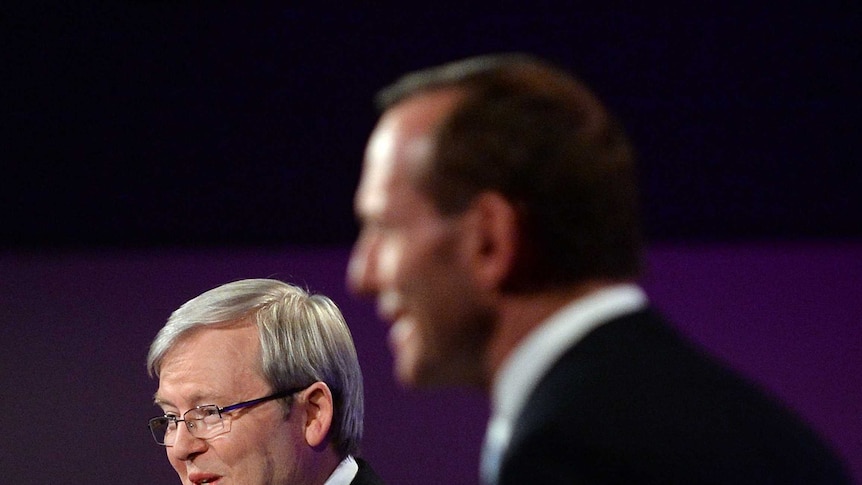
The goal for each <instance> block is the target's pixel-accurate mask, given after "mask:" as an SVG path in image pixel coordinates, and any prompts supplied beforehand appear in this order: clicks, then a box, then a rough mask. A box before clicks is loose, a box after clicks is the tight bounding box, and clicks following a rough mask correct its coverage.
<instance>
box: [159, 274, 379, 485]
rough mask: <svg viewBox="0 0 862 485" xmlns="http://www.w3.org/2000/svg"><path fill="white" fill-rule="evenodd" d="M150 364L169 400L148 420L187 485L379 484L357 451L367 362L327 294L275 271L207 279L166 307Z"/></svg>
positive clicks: (161, 393)
mask: <svg viewBox="0 0 862 485" xmlns="http://www.w3.org/2000/svg"><path fill="white" fill-rule="evenodd" d="M147 368H148V370H149V372H150V375H151V376H155V377H157V378H158V379H159V387H158V391H157V392H156V394H155V403H156V405H158V406H159V407H161V408H162V411H163V414H162V415H160V416H157V417H154V418H152V419H150V421H149V428H150V431H151V432H152V434H153V438H154V439H155V441H156V442H157V443H158V444H160V445H162V446H164V447H165V450H166V452H167V456H168V461H170V463H171V465H172V466H173V467H174V470H176V472H177V474H178V475H179V477H180V480H181V481H182V483H183V484H186V485H192V484H195V485H197V484H201V483H218V484H221V485H229V484H235V483H241V484H244V485H286V484H305V485H338V484H341V485H347V484H353V485H363V484H366V485H379V484H382V483H383V482H382V480H381V479H380V478H379V477H378V476H377V475H376V474H375V473H374V471H373V470H371V468H370V467H369V466H368V464H367V463H366V462H365V461H363V460H362V459H361V458H358V457H357V456H356V455H357V453H358V451H359V442H360V439H361V437H362V425H363V395H362V373H361V371H360V368H359V362H358V359H357V356H356V350H355V348H354V346H353V340H352V338H351V335H350V331H349V329H348V328H347V324H346V323H345V321H344V317H343V316H342V315H341V312H340V311H339V310H338V307H337V306H336V305H335V304H334V303H333V302H332V300H330V299H329V298H327V297H326V296H323V295H313V294H309V293H308V292H307V291H305V290H303V289H302V288H299V287H297V286H294V285H291V284H288V283H285V282H282V281H278V280H273V279H247V280H240V281H235V282H232V283H228V284H225V285H222V286H219V287H217V288H214V289H212V290H209V291H207V292H205V293H203V294H201V295H199V296H197V297H196V298H193V299H191V300H189V301H188V302H186V303H185V304H183V305H182V306H181V307H180V308H179V309H177V310H176V311H174V312H173V313H172V314H171V316H170V318H169V319H168V321H167V323H166V324H165V326H164V327H163V328H162V329H161V330H160V331H159V333H158V335H157V336H156V338H155V340H154V341H153V343H152V345H151V347H150V352H149V356H148V358H147ZM180 423H183V426H180V425H179V424H180Z"/></svg>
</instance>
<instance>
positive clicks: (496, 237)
mask: <svg viewBox="0 0 862 485" xmlns="http://www.w3.org/2000/svg"><path fill="white" fill-rule="evenodd" d="M468 210H469V211H470V216H469V217H470V220H469V222H468V224H469V229H468V230H469V231H470V238H469V241H470V244H471V248H470V255H471V260H470V265H471V267H472V269H473V274H474V275H475V278H476V282H477V283H478V284H479V285H480V286H481V287H482V288H483V289H486V290H495V289H498V288H500V287H502V286H503V285H504V284H505V282H506V281H507V280H508V278H509V276H510V274H511V273H512V272H513V271H514V265H515V257H516V255H517V252H518V241H519V238H520V234H519V225H518V211H517V209H516V208H515V207H514V206H513V205H512V203H511V202H510V201H509V200H507V199H506V198H504V197H503V196H502V195H500V194H498V193H496V192H484V193H482V194H479V195H478V196H476V198H475V199H474V200H473V202H472V203H471V205H470V209H468Z"/></svg>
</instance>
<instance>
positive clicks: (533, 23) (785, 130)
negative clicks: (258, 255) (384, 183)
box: [0, 1, 862, 248]
mask: <svg viewBox="0 0 862 485" xmlns="http://www.w3.org/2000/svg"><path fill="white" fill-rule="evenodd" d="M19 3H20V4H21V5H12V6H6V5H4V7H3V9H2V10H0V45H2V49H0V52H2V54H0V61H2V62H0V66H2V67H0V73H2V92H0V100H2V103H0V110H2V111H0V112H2V114H3V118H2V122H0V129H2V137H3V139H2V148H0V157H2V158H3V159H5V160H3V164H2V166H3V167H4V169H3V170H4V176H3V177H2V178H0V202H2V204H0V220H2V221H3V224H0V245H3V246H5V247H27V248H30V247H34V246H41V247H48V246H50V247H57V246H65V247H68V246H75V247H81V246H83V247H93V246H96V245H98V246H109V247H115V246H193V247H199V246H201V245H207V246H211V245H223V244H242V245H279V244H284V243H288V244H303V245H319V244H340V243H345V242H349V241H350V240H352V238H353V236H354V235H355V231H356V227H355V224H354V220H353V217H352V211H351V198H352V192H353V189H354V186H355V184H356V180H357V178H358V174H359V163H360V161H361V157H362V150H363V145H364V142H365V139H366V137H367V136H368V133H369V132H370V130H371V128H372V126H373V123H374V121H375V117H376V114H375V112H374V110H373V108H372V104H371V98H372V96H373V93H374V92H375V91H376V90H377V89H378V88H380V87H381V86H383V85H384V84H386V83H388V82H390V81H392V80H393V79H395V77H396V76H398V75H400V74H402V73H404V72H405V71H408V70H411V69H414V68H419V67H425V66H428V65H430V64H436V63H440V62H444V61H449V60H453V59H456V58H460V57H464V56H469V55H475V54H483V53H488V52H496V51H511V50H518V51H525V52H531V53H535V54H537V55H540V56H543V57H546V58H548V59H550V60H552V61H555V62H557V63H560V64H561V65H563V66H565V67H568V68H570V69H572V70H574V71H575V72H576V73H578V74H579V75H580V76H581V77H582V78H584V80H585V81H587V82H588V83H589V84H590V85H592V86H594V88H595V90H596V91H597V92H598V93H599V94H600V95H601V96H602V97H603V98H604V99H605V100H606V101H607V103H608V104H609V105H610V107H611V108H612V109H613V110H614V111H615V112H616V113H617V114H618V115H619V117H620V118H621V119H622V121H623V123H624V124H625V125H626V126H627V127H628V129H629V131H630V132H631V135H632V137H633V138H634V141H635V144H636V146H637V148H638V150H639V152H640V156H641V162H642V164H641V165H642V170H641V172H642V178H643V181H644V204H645V216H646V219H647V227H648V235H649V236H650V238H651V239H652V240H655V241H675V240H706V241H710V240H752V239H757V240H772V239H776V238H783V239H787V238H792V239H800V238H803V239H817V238H824V237H827V238H847V237H859V236H862V224H860V221H859V217H858V213H859V211H860V209H862V195H860V191H859V190H858V188H859V186H860V185H862V164H860V163H858V159H859V155H860V150H859V148H860V141H859V139H860V137H859V136H858V135H857V134H856V131H857V130H858V126H859V125H860V115H859V114H860V107H862V105H860V89H859V85H860V84H862V78H860V76H859V74H858V66H859V61H860V45H862V42H860V40H862V39H860V32H862V22H860V7H859V3H858V2H836V1H821V2H808V3H809V4H810V5H809V6H808V7H800V6H797V7H792V8H791V7H788V6H786V5H777V4H775V3H774V2H764V1H754V2H745V4H744V5H742V3H741V2H740V5H742V6H741V7H724V6H723V7H706V6H703V5H698V6H696V7H687V8H682V9H681V7H680V6H678V5H676V6H674V7H673V8H671V7H670V6H664V7H663V8H652V9H650V8H646V7H638V8H631V7H629V8H596V7H584V6H571V5H569V6H565V7H563V6H561V5H562V4H566V3H572V2H542V1H539V2H531V5H530V6H529V7H522V8H505V7H500V6H495V7H493V8H491V7H484V6H481V5H480V6H476V5H473V3H472V2H459V3H448V4H447V2H440V3H437V2H435V3H434V5H433V6H430V7H421V6H411V7H409V8H408V7H406V6H405V5H406V4H405V5H399V6H398V7H397V8H388V9H385V8H357V7H354V8H344V7H342V8H330V9H327V8H315V9H311V8H298V7H273V6H269V7H266V8H264V7H257V6H255V7H249V6H244V5H233V6H224V5H218V6H203V4H202V3H200V2H144V1H141V2H130V1H125V2H124V1H113V2H53V3H52V2H47V3H45V2H38V1H35V2H19ZM573 3H575V4H582V2H573ZM797 3H798V2H797Z"/></svg>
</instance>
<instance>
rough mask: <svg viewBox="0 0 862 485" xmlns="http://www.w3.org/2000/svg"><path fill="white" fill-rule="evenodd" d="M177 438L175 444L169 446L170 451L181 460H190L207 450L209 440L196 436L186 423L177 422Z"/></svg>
mask: <svg viewBox="0 0 862 485" xmlns="http://www.w3.org/2000/svg"><path fill="white" fill-rule="evenodd" d="M175 434H176V440H175V441H174V444H173V446H169V447H168V453H171V454H173V455H174V456H176V457H177V458H178V459H180V460H188V459H190V458H192V457H193V456H196V455H199V454H201V453H203V452H204V451H206V449H207V442H206V440H203V439H201V438H196V437H195V436H194V435H192V433H191V432H190V431H189V429H188V428H187V427H186V423H177V431H176V433H175Z"/></svg>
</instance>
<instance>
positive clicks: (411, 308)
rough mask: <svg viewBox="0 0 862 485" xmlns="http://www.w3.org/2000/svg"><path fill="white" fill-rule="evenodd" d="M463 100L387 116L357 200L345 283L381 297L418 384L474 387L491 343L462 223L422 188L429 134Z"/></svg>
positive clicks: (400, 360) (402, 359) (407, 379)
mask: <svg viewBox="0 0 862 485" xmlns="http://www.w3.org/2000/svg"><path fill="white" fill-rule="evenodd" d="M459 99H460V96H459V94H458V93H457V92H455V91H451V90H450V91H435V92H431V93H428V94H423V95H420V96H417V97H414V98H411V99H408V100H406V101H403V102H401V103H400V104H398V105H396V106H395V107H393V108H392V109H390V110H389V111H388V112H387V113H385V114H384V115H383V117H382V118H381V120H380V122H379V123H378V125H377V127H376V128H375V130H374V132H373V133H372V135H371V138H370V140H369V143H368V147H367V150H366V154H365V160H364V164H363V171H362V177H361V180H360V183H359V188H358V189H357V193H356V198H355V208H356V213H357V216H358V218H359V220H360V221H361V225H362V229H361V234H360V236H359V239H358V240H357V242H356V244H355V246H354V248H353V252H352V254H351V258H350V264H349V268H348V284H349V286H350V287H351V288H352V289H353V291H355V292H356V293H359V294H364V295H368V296H373V297H375V298H376V301H377V310H378V313H379V316H380V317H381V318H382V319H383V320H384V321H386V322H388V323H389V324H390V330H389V344H390V348H391V350H392V352H393V355H394V358H395V374H396V376H397V378H398V379H399V380H400V381H401V382H403V383H405V384H408V385H413V386H428V385H435V384H444V383H447V384H448V383H465V382H469V383H472V381H473V380H475V379H476V375H477V373H479V372H480V370H481V367H482V355H483V347H484V345H485V342H486V341H487V335H486V334H487V331H486V328H485V326H484V325H483V324H482V323H481V322H482V319H481V318H480V315H481V311H482V309H481V305H480V304H479V302H480V300H481V299H480V298H479V297H478V295H477V293H476V292H477V290H476V288H475V285H474V284H473V282H472V281H471V279H472V277H471V274H470V266H469V264H468V258H467V255H468V254H469V253H468V252H467V251H466V250H465V249H466V246H467V245H469V243H470V238H469V234H468V233H467V231H465V225H464V223H463V217H462V216H460V215H455V216H444V215H442V214H441V213H440V212H439V211H438V210H437V208H436V206H435V205H434V203H433V202H432V200H431V198H430V197H429V196H428V195H427V194H426V193H424V192H422V191H421V190H419V189H418V188H417V187H416V185H417V184H416V180H417V179H418V178H419V177H421V173H422V172H423V170H425V169H426V168H427V165H428V163H429V160H430V157H431V156H432V153H433V148H434V147H433V138H432V136H431V132H432V129H433V127H434V126H435V125H436V124H437V123H439V121H440V119H441V118H442V117H443V116H445V114H446V113H447V112H448V110H450V109H451V108H452V107H453V106H454V105H455V103H456V102H457V101H458V100H459Z"/></svg>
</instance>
